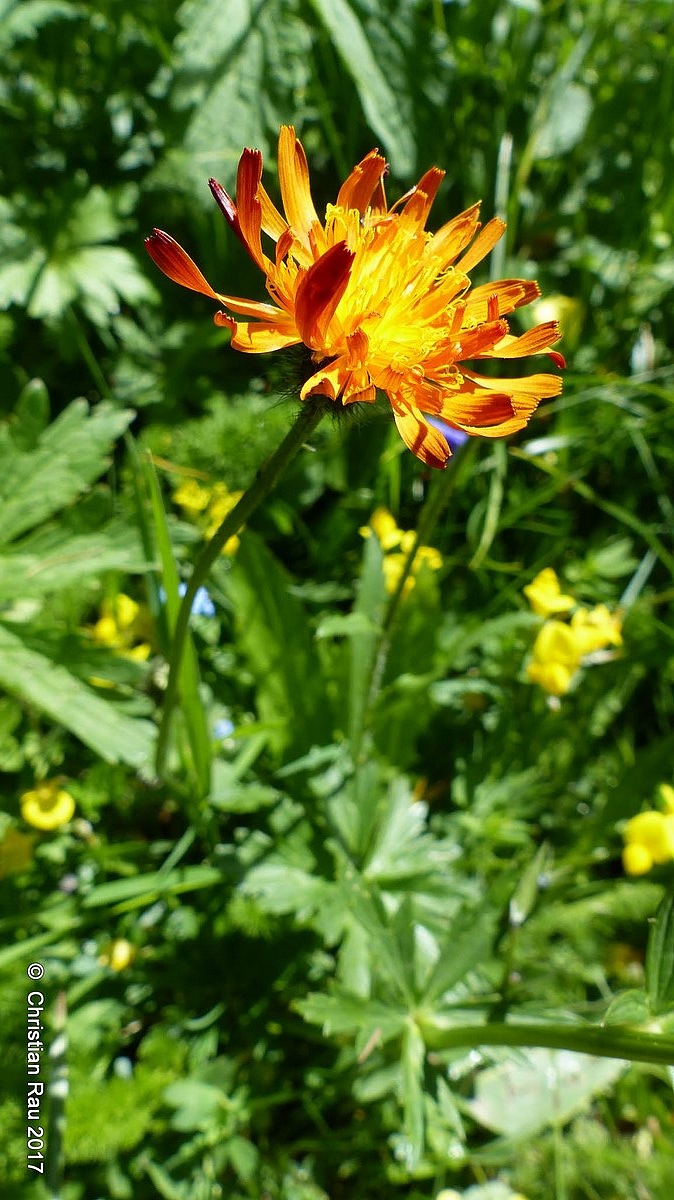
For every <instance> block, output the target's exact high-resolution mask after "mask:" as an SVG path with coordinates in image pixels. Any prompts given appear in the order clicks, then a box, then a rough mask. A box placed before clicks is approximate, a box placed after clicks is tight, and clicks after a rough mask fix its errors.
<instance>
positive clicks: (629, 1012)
mask: <svg viewBox="0 0 674 1200" xmlns="http://www.w3.org/2000/svg"><path fill="white" fill-rule="evenodd" d="M649 1016H650V1009H649V1007H648V999H647V996H646V993H645V992H643V991H642V990H641V988H630V989H629V991H627V992H622V993H621V994H620V995H619V996H616V998H615V1000H612V1001H611V1003H610V1004H609V1006H608V1008H607V1010H606V1013H605V1014H604V1024H605V1025H637V1026H640V1025H646V1024H647V1023H648V1019H649Z"/></svg>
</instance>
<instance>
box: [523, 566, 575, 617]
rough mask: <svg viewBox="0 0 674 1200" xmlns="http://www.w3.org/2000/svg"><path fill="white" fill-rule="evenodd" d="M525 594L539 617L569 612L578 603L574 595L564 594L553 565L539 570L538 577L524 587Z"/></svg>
mask: <svg viewBox="0 0 674 1200" xmlns="http://www.w3.org/2000/svg"><path fill="white" fill-rule="evenodd" d="M524 595H525V596H526V598H527V600H528V601H529V603H530V605H531V607H532V608H533V610H534V612H535V613H536V615H537V616H539V617H551V616H552V615H553V613H564V612H568V611H569V609H571V608H574V607H575V603H576V601H575V600H574V598H573V596H565V595H564V593H563V592H562V589H561V587H560V583H559V580H558V578H557V575H556V574H555V572H554V571H553V569H552V567H545V568H544V569H543V570H542V571H539V573H538V575H537V576H536V578H535V579H532V581H531V583H530V584H528V585H527V587H525V588H524Z"/></svg>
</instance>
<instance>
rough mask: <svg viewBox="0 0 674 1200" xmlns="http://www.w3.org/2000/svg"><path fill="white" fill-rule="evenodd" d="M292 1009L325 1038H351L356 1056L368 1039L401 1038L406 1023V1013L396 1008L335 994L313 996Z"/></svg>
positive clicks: (337, 992) (383, 1040)
mask: <svg viewBox="0 0 674 1200" xmlns="http://www.w3.org/2000/svg"><path fill="white" fill-rule="evenodd" d="M294 1007H295V1008H296V1009H297V1011H298V1012H299V1013H300V1014H301V1015H302V1016H303V1017H304V1020H305V1021H308V1022H309V1023H310V1024H311V1025H320V1026H321V1028H322V1030H323V1032H324V1034H325V1035H326V1037H340V1036H341V1037H344V1036H352V1037H353V1039H354V1041H355V1047H356V1050H357V1052H358V1053H361V1052H362V1050H363V1049H364V1048H365V1046H367V1044H368V1042H369V1041H370V1039H372V1038H374V1037H375V1036H377V1038H378V1040H379V1041H381V1042H382V1043H383V1042H389V1041H391V1039H392V1038H396V1037H400V1035H401V1033H402V1032H403V1030H404V1028H405V1023H406V1021H407V1019H408V1016H407V1012H406V1011H405V1009H404V1008H402V1007H401V1006H397V1005H395V1004H383V1003H382V1002H381V1001H379V1000H364V999H363V998H362V997H360V996H350V995H348V994H347V993H346V992H342V991H339V990H335V991H334V992H333V993H332V994H331V995H329V996H326V995H324V994H323V993H320V992H315V993H313V994H311V995H309V996H307V998H306V1000H298V1001H297V1002H296V1003H295V1005H294Z"/></svg>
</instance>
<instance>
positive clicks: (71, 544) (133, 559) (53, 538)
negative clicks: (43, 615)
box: [0, 521, 147, 601]
mask: <svg viewBox="0 0 674 1200" xmlns="http://www.w3.org/2000/svg"><path fill="white" fill-rule="evenodd" d="M146 567H147V563H146V562H145V557H144V555H143V553H142V550H141V547H140V545H139V542H138V536H137V534H136V531H135V530H134V529H133V528H132V527H130V526H129V525H126V524H123V523H122V522H121V521H112V522H110V523H109V524H108V525H106V526H104V527H103V528H102V529H101V530H100V531H99V532H98V533H90V534H80V535H72V534H70V533H68V532H67V530H64V529H62V528H59V527H57V526H49V527H47V528H46V529H41V530H39V531H38V532H36V533H35V534H33V535H31V536H30V537H29V538H27V539H25V540H24V541H22V542H21V543H20V544H19V545H18V546H16V547H12V549H11V550H10V551H9V552H8V553H6V554H0V601H11V600H16V598H17V593H19V592H20V598H21V599H22V600H25V599H28V598H31V597H37V596H44V595H46V594H47V593H50V592H54V591H57V590H59V589H60V588H66V587H71V586H72V585H73V584H76V583H79V582H81V581H82V580H84V579H90V578H91V577H92V576H93V575H100V574H102V573H103V572H104V571H120V572H124V573H134V572H141V571H144V570H145V569H146ZM18 580H20V581H21V582H20V586H19V585H18V583H17V581H18Z"/></svg>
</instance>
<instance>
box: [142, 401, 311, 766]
mask: <svg viewBox="0 0 674 1200" xmlns="http://www.w3.org/2000/svg"><path fill="white" fill-rule="evenodd" d="M326 411H327V405H326V404H325V403H323V402H322V401H320V400H319V401H314V402H308V403H305V404H304V405H303V406H302V409H301V411H300V413H299V415H298V417H297V420H296V421H295V424H294V425H293V426H292V428H291V429H290V430H289V431H288V433H287V434H286V436H285V438H284V439H283V441H282V442H281V445H280V446H279V447H278V449H277V450H275V451H274V453H273V454H272V456H271V458H269V459H268V460H267V462H266V463H265V464H264V465H263V466H262V467H260V470H259V471H258V474H257V478H256V479H255V481H254V483H252V484H251V486H250V487H249V488H248V491H247V492H244V494H243V496H242V497H241V499H240V500H239V502H238V503H237V504H236V505H235V506H234V508H233V509H232V510H231V512H229V513H228V514H227V516H226V517H225V519H224V521H223V522H222V525H221V526H220V528H219V529H218V530H217V532H216V533H215V534H214V536H213V537H212V538H211V540H210V542H208V543H207V544H206V545H205V546H204V548H203V550H202V551H201V553H200V554H199V557H198V558H197V561H196V562H195V564H194V568H193V570H192V574H191V576H190V580H189V583H188V585H187V590H186V592H185V595H184V596H183V598H182V602H181V605H180V608H179V610H178V617H177V620H176V625H175V629H174V631H173V645H172V649H171V661H170V667H169V676H168V681H167V684H166V693H165V696H164V709H163V712H162V718H161V723H160V725H159V736H158V738H157V756H156V768H157V775H158V776H159V777H160V778H162V777H163V775H164V769H165V765H166V755H167V752H168V737H169V730H170V724H171V714H172V712H173V709H174V707H175V703H176V699H177V695H178V684H179V680H180V665H181V663H182V659H183V653H184V650H185V641H186V638H187V630H188V626H189V621H190V613H191V612H192V605H193V603H194V598H195V596H196V594H197V591H198V590H199V588H200V587H201V585H202V583H203V582H204V580H205V579H206V577H207V575H208V572H209V571H210V569H211V567H212V566H213V563H214V562H216V560H217V558H218V556H219V554H220V553H221V551H222V548H223V546H224V545H225V543H226V542H228V541H229V539H230V538H231V537H234V535H235V534H237V533H238V532H239V530H240V529H241V528H242V526H243V525H245V523H246V521H247V520H248V519H249V517H251V516H252V514H253V513H254V512H255V510H256V508H258V507H259V505H260V504H261V503H262V501H263V500H264V499H265V497H266V496H267V495H268V494H269V492H270V491H271V490H272V488H273V487H274V486H275V485H276V483H277V482H278V480H279V478H280V477H281V475H282V474H283V472H284V470H285V469H286V467H287V466H288V464H289V463H290V462H291V461H292V459H293V458H294V457H295V455H296V454H297V453H298V452H299V451H300V450H301V448H302V446H303V445H304V443H305V442H306V440H307V438H308V437H310V435H311V434H312V433H313V431H314V429H315V428H316V426H317V425H318V423H319V421H320V420H321V418H322V417H323V415H324V414H325V412H326Z"/></svg>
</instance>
